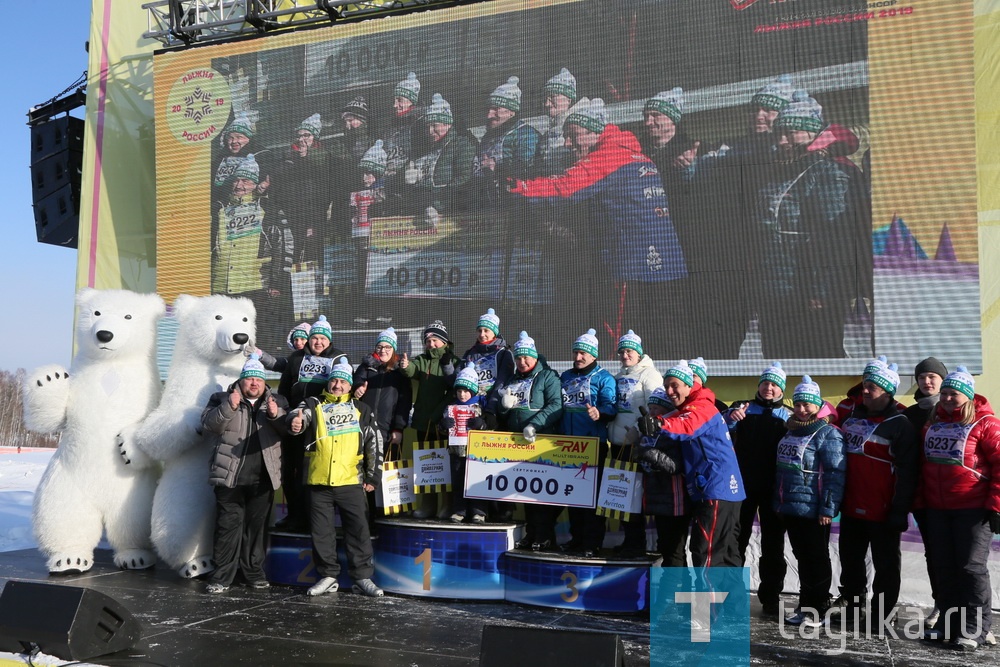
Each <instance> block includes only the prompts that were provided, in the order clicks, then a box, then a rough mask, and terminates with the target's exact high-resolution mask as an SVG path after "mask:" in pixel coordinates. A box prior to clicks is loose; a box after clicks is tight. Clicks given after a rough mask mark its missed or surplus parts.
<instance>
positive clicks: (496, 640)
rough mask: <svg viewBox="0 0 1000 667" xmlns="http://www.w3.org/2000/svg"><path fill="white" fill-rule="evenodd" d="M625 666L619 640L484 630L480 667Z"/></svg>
mask: <svg viewBox="0 0 1000 667" xmlns="http://www.w3.org/2000/svg"><path fill="white" fill-rule="evenodd" d="M511 665H517V667H552V666H553V665H572V666H573V667H625V647H624V646H622V640H621V637H619V636H618V635H615V634H606V633H601V632H584V631H582V630H554V629H550V628H518V627H508V626H503V625H487V626H485V627H483V643H482V645H481V646H480V649H479V666H480V667H510V666H511Z"/></svg>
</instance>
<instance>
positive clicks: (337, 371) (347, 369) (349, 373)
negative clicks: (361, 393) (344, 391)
mask: <svg viewBox="0 0 1000 667" xmlns="http://www.w3.org/2000/svg"><path fill="white" fill-rule="evenodd" d="M335 378H339V379H341V380H345V381H347V382H351V381H353V380H354V367H353V366H351V364H350V362H349V361H347V357H337V360H336V361H335V362H334V364H333V370H331V371H330V378H329V379H330V380H333V379H335Z"/></svg>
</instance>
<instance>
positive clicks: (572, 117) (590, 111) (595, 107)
mask: <svg viewBox="0 0 1000 667" xmlns="http://www.w3.org/2000/svg"><path fill="white" fill-rule="evenodd" d="M607 124H608V118H607V114H606V113H605V111H604V100H602V99H601V98H600V97H595V98H594V99H592V100H591V99H588V98H586V97H583V98H581V99H580V101H579V102H577V103H576V104H574V105H573V106H572V107H570V110H569V115H568V116H567V117H566V122H565V123H564V126H565V125H579V126H580V127H582V128H583V129H585V130H590V131H591V132H593V133H595V134H600V133H601V132H604V126H605V125H607Z"/></svg>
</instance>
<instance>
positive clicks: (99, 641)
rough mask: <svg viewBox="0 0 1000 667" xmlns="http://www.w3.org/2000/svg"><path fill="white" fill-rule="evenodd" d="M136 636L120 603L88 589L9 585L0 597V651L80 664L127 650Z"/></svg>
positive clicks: (136, 629) (23, 583)
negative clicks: (36, 654) (39, 653)
mask: <svg viewBox="0 0 1000 667" xmlns="http://www.w3.org/2000/svg"><path fill="white" fill-rule="evenodd" d="M139 635H140V630H139V623H138V621H136V620H135V618H133V616H132V614H130V613H129V611H128V610H127V609H125V607H124V606H122V604H121V603H120V602H118V601H116V600H114V599H112V598H110V597H108V596H107V595H104V594H103V593H99V592H97V591H95V590H91V589H89V588H76V587H73V586H57V585H54V584H45V583H35V582H28V581H8V582H7V585H6V586H5V587H4V589H3V593H2V594H0V651H6V652H8V653H31V652H32V651H33V650H35V649H36V648H37V649H39V650H40V651H42V652H43V653H47V654H49V655H54V656H56V657H57V658H62V659H63V660H79V661H82V660H88V659H90V658H93V657H96V656H99V655H106V654H108V653H115V652H117V651H124V650H126V649H130V648H132V646H134V645H135V643H136V642H137V641H138V640H139Z"/></svg>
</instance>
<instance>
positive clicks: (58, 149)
mask: <svg viewBox="0 0 1000 667" xmlns="http://www.w3.org/2000/svg"><path fill="white" fill-rule="evenodd" d="M83 128H84V122H83V121H82V120H80V119H79V118H74V117H73V116H70V115H64V116H60V117H58V118H53V119H51V120H48V121H46V122H42V123H35V124H32V126H31V198H32V202H33V208H34V211H35V234H36V236H37V238H38V241H39V243H50V244H52V245H60V246H65V247H69V248H76V240H77V230H78V228H79V222H80V181H81V170H82V166H83Z"/></svg>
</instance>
